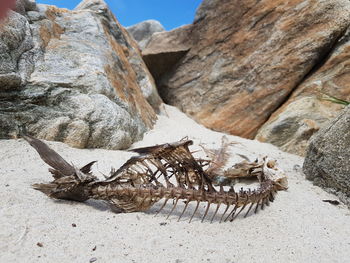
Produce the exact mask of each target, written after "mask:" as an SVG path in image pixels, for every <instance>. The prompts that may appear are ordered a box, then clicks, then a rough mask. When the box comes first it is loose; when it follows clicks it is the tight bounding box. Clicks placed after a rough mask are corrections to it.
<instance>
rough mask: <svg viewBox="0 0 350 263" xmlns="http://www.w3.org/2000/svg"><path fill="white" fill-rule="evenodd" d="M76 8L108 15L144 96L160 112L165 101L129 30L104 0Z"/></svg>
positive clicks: (111, 28) (90, 1) (113, 31)
mask: <svg viewBox="0 0 350 263" xmlns="http://www.w3.org/2000/svg"><path fill="white" fill-rule="evenodd" d="M75 9H76V10H84V9H87V10H93V11H95V12H97V13H100V14H104V15H105V16H106V17H108V20H109V23H108V24H107V25H110V26H109V30H110V31H111V34H112V35H113V36H114V37H115V38H116V39H117V41H118V43H119V44H120V45H121V46H122V47H123V49H124V50H127V52H125V56H126V58H127V59H128V61H129V63H130V65H131V67H132V69H133V70H134V72H135V73H136V81H137V83H138V85H139V86H140V88H141V91H142V94H143V96H144V97H145V98H146V99H147V101H148V102H149V103H150V105H151V106H152V107H153V109H154V110H155V111H156V112H158V111H159V106H160V105H161V104H162V103H163V101H162V99H161V98H160V96H159V94H158V91H157V88H156V85H155V83H154V79H153V77H152V75H151V74H150V72H149V71H148V69H147V66H146V64H145V63H144V61H143V59H142V57H141V56H140V53H139V47H138V45H137V43H135V41H134V39H133V38H131V37H129V34H128V33H127V31H126V30H125V29H124V27H122V26H121V25H120V24H119V22H118V21H117V20H116V19H115V17H114V15H113V14H112V12H111V11H110V10H109V8H108V6H107V5H106V3H105V2H104V1H103V0H84V1H82V2H81V3H80V4H79V5H78V6H77V7H76V8H75Z"/></svg>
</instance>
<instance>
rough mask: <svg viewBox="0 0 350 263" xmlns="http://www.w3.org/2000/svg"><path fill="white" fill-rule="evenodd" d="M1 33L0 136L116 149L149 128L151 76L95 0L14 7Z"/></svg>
mask: <svg viewBox="0 0 350 263" xmlns="http://www.w3.org/2000/svg"><path fill="white" fill-rule="evenodd" d="M0 30H1V31H0V34H2V36H6V37H1V40H0V48H1V49H2V50H3V51H2V52H1V54H2V55H1V57H0V70H1V71H0V73H1V75H0V82H1V84H2V85H1V86H0V96H1V98H0V126H1V131H0V138H11V137H16V136H17V135H18V134H19V133H20V131H21V130H26V131H27V132H28V133H30V134H32V135H34V136H37V137H39V138H43V139H47V140H57V141H63V142H65V143H68V144H70V145H72V146H75V147H79V148H84V147H89V148H99V147H103V148H110V149H122V148H127V147H129V146H130V145H131V144H132V143H133V142H134V141H136V140H139V139H140V138H142V136H143V134H144V133H145V132H146V131H147V130H148V129H150V128H151V127H152V126H153V124H154V122H155V120H156V114H155V111H154V109H153V108H152V107H151V106H150V104H149V102H148V101H147V100H146V99H148V100H149V101H153V102H154V106H155V107H156V106H157V105H159V104H160V102H161V100H160V98H159V97H158V94H157V92H156V88H155V85H154V82H153V79H152V76H151V75H150V73H149V72H148V70H147V68H146V66H145V64H144V63H143V61H142V57H141V54H140V53H139V50H138V47H137V44H136V43H135V42H134V41H133V40H132V39H130V37H129V36H128V34H127V32H126V31H125V29H124V28H123V27H122V26H121V25H120V24H119V23H118V22H117V20H116V19H115V17H114V16H113V15H112V13H111V12H110V10H109V9H108V6H107V5H106V4H105V3H104V2H103V1H102V0H85V1H83V2H82V3H81V4H80V5H79V6H78V7H77V8H76V9H75V10H74V11H69V10H66V9H59V8H56V7H54V6H47V5H38V7H37V10H36V11H35V10H32V11H30V12H27V13H26V17H25V16H22V15H20V14H19V13H15V12H13V13H12V14H11V16H10V17H9V18H8V21H7V22H6V23H5V25H4V26H3V27H2V28H1V29H0ZM145 97H146V98H145Z"/></svg>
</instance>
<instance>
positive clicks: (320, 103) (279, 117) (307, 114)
mask: <svg viewBox="0 0 350 263" xmlns="http://www.w3.org/2000/svg"><path fill="white" fill-rule="evenodd" d="M349 61H350V30H348V32H347V33H346V34H345V35H344V37H342V38H341V39H340V40H339V41H338V42H337V44H336V46H335V47H334V49H333V50H332V52H331V53H330V54H329V55H328V57H326V58H325V60H324V61H322V63H319V67H318V68H316V69H315V70H314V71H313V72H312V74H310V76H309V77H308V78H307V79H306V80H305V81H304V82H302V83H301V84H300V85H299V86H298V87H297V89H296V90H295V91H294V92H293V94H292V95H291V96H290V98H289V99H288V100H287V101H286V102H285V103H284V104H283V105H282V106H281V107H280V108H279V109H278V110H277V111H276V112H274V113H273V114H272V116H271V117H270V119H269V120H268V121H267V122H266V123H265V124H264V125H263V126H262V127H261V128H260V130H259V132H258V134H257V136H256V139H258V140H259V141H262V142H269V143H272V144H275V145H277V146H279V147H280V148H281V149H282V150H284V151H287V152H290V153H295V154H299V155H305V151H306V148H307V146H308V143H309V139H310V137H311V136H312V135H313V134H314V133H315V132H317V131H318V130H319V129H320V128H323V127H325V126H328V124H329V122H330V121H331V120H332V119H334V118H335V117H336V116H337V115H338V114H339V112H340V111H341V110H342V109H343V106H340V105H338V104H335V103H331V102H328V101H326V100H322V98H325V97H326V96H325V95H324V94H323V93H325V94H330V95H332V96H335V97H337V98H341V99H344V100H350V63H349Z"/></svg>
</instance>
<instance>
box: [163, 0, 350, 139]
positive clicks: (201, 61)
mask: <svg viewBox="0 0 350 263" xmlns="http://www.w3.org/2000/svg"><path fill="white" fill-rule="evenodd" d="M349 12H350V2H349V1H347V0H334V1H306V0H296V1H287V2H286V1H282V0H278V1H276V0H262V1H242V0H224V1H222V0H211V1H204V2H203V3H202V5H201V6H200V8H199V9H198V11H197V15H196V19H195V21H194V23H193V25H192V29H191V32H190V34H188V38H191V43H192V46H191V48H190V50H189V51H188V52H187V53H186V54H185V56H184V57H183V58H181V59H180V60H179V61H178V62H177V63H176V64H175V65H174V66H173V67H172V68H171V70H169V71H168V72H166V73H165V74H163V75H162V77H161V78H160V79H158V80H157V83H158V84H159V85H158V86H159V92H160V94H161V97H162V98H163V99H164V100H165V102H167V103H169V104H172V105H175V106H177V107H178V108H180V109H181V110H183V111H184V112H185V113H187V114H188V115H190V116H192V117H193V118H194V119H195V120H197V121H198V122H200V123H202V124H204V125H205V126H207V127H209V128H212V129H215V130H219V131H225V132H228V133H231V134H234V135H239V136H243V137H247V138H254V137H255V135H256V134H257V131H258V129H259V128H260V127H261V126H262V125H263V124H264V123H265V122H266V120H267V119H268V118H269V117H270V116H271V114H272V113H273V112H274V111H275V110H276V109H277V108H278V107H279V106H280V105H281V104H283V102H285V101H286V100H287V99H288V97H289V96H290V94H291V93H292V91H293V90H294V89H295V88H296V87H298V85H299V84H300V83H301V82H303V81H304V79H305V77H306V76H308V74H309V73H310V72H312V70H313V69H315V67H317V65H319V63H320V62H322V61H323V59H324V57H325V56H327V54H328V53H329V52H330V51H331V50H332V49H333V47H334V44H335V43H336V42H337V41H338V39H339V38H340V37H341V36H342V35H343V34H344V32H345V30H346V29H347V28H348V27H349V24H350V19H349Z"/></svg>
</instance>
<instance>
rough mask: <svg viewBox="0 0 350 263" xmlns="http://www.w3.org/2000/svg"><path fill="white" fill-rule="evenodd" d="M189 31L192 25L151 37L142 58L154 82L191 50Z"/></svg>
mask: <svg viewBox="0 0 350 263" xmlns="http://www.w3.org/2000/svg"><path fill="white" fill-rule="evenodd" d="M191 31H192V25H185V26H182V27H179V28H176V29H173V30H171V31H167V32H160V33H155V34H153V35H152V38H151V40H150V41H149V43H148V45H147V46H146V48H144V50H143V51H142V57H143V60H144V61H145V63H146V65H147V67H148V69H149V71H150V72H151V73H152V76H153V77H154V78H155V79H156V80H157V79H160V78H161V76H162V75H163V74H164V73H166V72H168V71H170V70H171V69H172V68H173V67H174V66H175V64H176V63H177V62H178V61H179V60H180V59H181V58H182V57H183V56H184V55H185V54H186V53H187V51H188V50H189V49H190V48H191V46H192V42H191V38H190V34H191Z"/></svg>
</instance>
